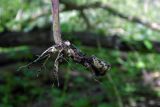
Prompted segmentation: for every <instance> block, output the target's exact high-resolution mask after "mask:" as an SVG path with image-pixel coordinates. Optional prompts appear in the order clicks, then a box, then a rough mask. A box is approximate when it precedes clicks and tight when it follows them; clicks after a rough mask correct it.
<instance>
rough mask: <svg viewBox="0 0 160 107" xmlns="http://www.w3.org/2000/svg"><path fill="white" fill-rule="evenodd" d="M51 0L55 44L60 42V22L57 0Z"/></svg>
mask: <svg viewBox="0 0 160 107" xmlns="http://www.w3.org/2000/svg"><path fill="white" fill-rule="evenodd" d="M51 2H52V17H53V18H52V19H53V38H54V42H55V43H56V44H61V43H62V38H61V30H60V22H59V0H51Z"/></svg>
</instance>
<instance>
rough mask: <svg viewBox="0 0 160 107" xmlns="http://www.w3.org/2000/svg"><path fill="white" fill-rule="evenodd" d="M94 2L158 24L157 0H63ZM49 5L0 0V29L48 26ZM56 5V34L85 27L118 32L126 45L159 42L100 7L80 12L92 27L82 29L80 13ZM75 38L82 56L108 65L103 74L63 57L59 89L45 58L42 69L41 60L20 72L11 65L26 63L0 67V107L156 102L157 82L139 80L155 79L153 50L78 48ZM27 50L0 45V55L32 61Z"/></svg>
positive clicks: (131, 106)
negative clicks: (58, 24) (59, 19)
mask: <svg viewBox="0 0 160 107" xmlns="http://www.w3.org/2000/svg"><path fill="white" fill-rule="evenodd" d="M61 1H65V0H61ZM97 1H98V2H102V3H107V4H110V5H111V6H112V7H114V8H115V9H117V10H118V11H120V12H122V13H124V14H126V15H128V16H137V17H140V18H142V19H147V20H148V21H151V22H157V23H158V22H159V17H160V16H159V14H158V13H159V9H160V5H159V4H160V2H159V1H158V0H154V1H152V0H67V1H66V2H69V3H76V4H78V5H86V4H90V3H95V2H97ZM146 3H148V4H146ZM158 3H159V4H158ZM50 6H51V4H50V0H0V33H1V32H13V31H16V32H20V31H23V32H30V31H32V30H33V29H40V28H41V29H43V28H46V27H48V26H49V27H50V26H51V22H52V18H51V12H50V9H51V7H50ZM145 6H148V7H147V8H146V7H145ZM60 8H61V11H62V12H61V13H60V18H61V29H62V32H76V31H90V32H95V33H98V34H105V35H114V34H119V35H120V37H121V38H122V39H123V40H126V41H129V42H130V43H132V41H138V40H142V42H144V44H145V46H146V47H147V48H148V49H149V50H151V49H152V48H153V46H152V44H151V42H150V41H154V40H156V41H159V42H160V36H159V34H160V32H158V31H155V30H152V29H150V28H147V27H146V26H143V25H141V24H137V23H132V22H129V21H127V20H125V19H121V18H119V17H117V16H114V15H112V14H110V13H109V12H107V11H105V10H103V9H100V8H99V9H89V10H85V13H86V16H87V18H88V19H89V22H90V24H91V26H92V28H90V29H88V28H87V24H86V22H85V20H84V19H83V17H81V15H80V12H78V11H76V10H73V11H65V10H63V8H64V4H61V5H60ZM159 23H160V22H159ZM2 35H3V33H2ZM0 36H1V34H0ZM69 38H70V37H69ZM75 41H76V46H77V47H78V48H80V49H81V50H82V51H84V52H85V53H87V54H88V55H93V54H94V55H96V56H98V57H100V58H101V59H103V60H105V61H108V62H109V63H110V64H111V65H112V68H111V70H110V71H109V72H108V73H107V75H106V76H103V77H94V76H92V73H91V72H89V71H88V70H86V69H85V68H84V67H82V66H81V65H78V64H75V63H74V62H72V61H70V60H69V61H68V62H65V63H64V64H62V65H61V66H60V71H59V77H60V78H59V82H60V87H58V86H57V82H58V81H57V80H56V78H55V76H54V74H53V63H54V61H53V60H49V61H48V62H47V64H46V68H44V67H43V68H42V69H41V68H40V67H41V66H42V63H43V61H41V62H39V63H37V64H34V65H33V66H31V68H24V69H23V70H21V71H17V69H18V68H19V67H20V66H23V65H25V64H27V63H28V62H25V61H22V62H18V63H15V64H11V65H6V66H1V67H0V107H25V106H26V107H44V106H46V107H64V106H66V107H139V106H142V105H143V103H144V105H146V107H150V106H147V105H149V101H150V100H151V101H153V102H154V103H156V102H159V97H160V86H156V85H154V81H151V80H152V79H150V80H146V79H145V76H150V77H149V78H151V77H154V76H155V77H156V79H157V80H159V82H160V79H159V78H160V66H159V61H160V55H159V53H155V52H150V53H147V52H146V53H145V52H138V51H129V52H124V51H120V50H119V49H109V48H103V47H101V46H99V45H97V47H87V46H83V45H82V44H81V41H80V40H75ZM137 47H138V46H137ZM30 48H31V47H30V46H18V47H5V48H4V47H1V48H0V53H5V54H7V56H8V57H9V58H11V59H15V60H16V59H18V58H22V57H24V59H28V60H29V61H32V60H33V59H34V58H35V56H33V55H32V54H31V51H30ZM17 51H18V52H17ZM0 60H1V59H0ZM28 60H27V61H28ZM146 73H148V74H146ZM157 75H158V77H157ZM150 82H152V83H150ZM53 84H54V85H53ZM141 103H142V105H140V104H141ZM157 104H158V103H157ZM155 107H156V106H155Z"/></svg>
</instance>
